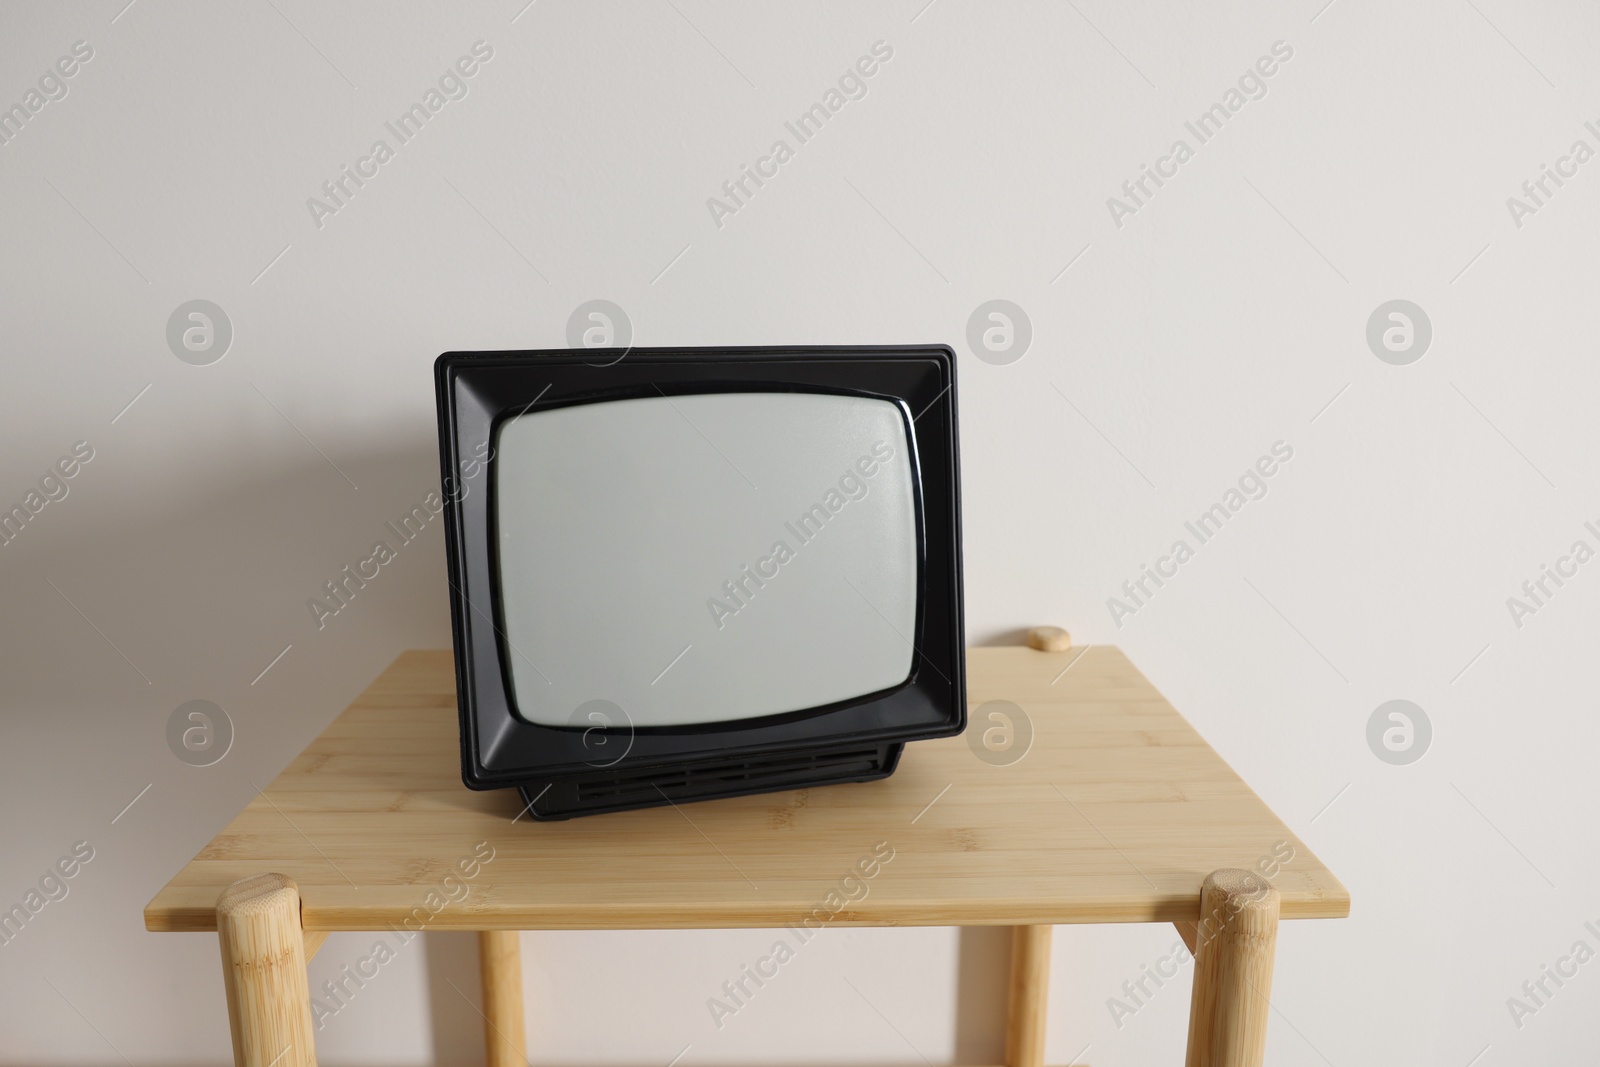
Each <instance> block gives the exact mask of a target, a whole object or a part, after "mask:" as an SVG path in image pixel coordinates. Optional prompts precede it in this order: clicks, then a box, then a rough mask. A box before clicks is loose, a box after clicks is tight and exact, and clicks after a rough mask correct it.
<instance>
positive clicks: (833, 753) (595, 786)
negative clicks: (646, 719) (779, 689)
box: [517, 741, 905, 822]
mask: <svg viewBox="0 0 1600 1067" xmlns="http://www.w3.org/2000/svg"><path fill="white" fill-rule="evenodd" d="M904 747H905V746H904V743H903V742H898V741H897V742H893V743H882V744H871V743H868V744H834V745H827V746H823V747H817V748H804V749H790V750H787V751H783V752H768V753H764V754H760V755H742V756H741V755H730V756H710V757H704V758H701V759H696V760H685V761H678V762H674V763H662V764H654V765H650V766H642V765H639V764H636V763H630V762H629V761H628V760H626V759H624V760H622V761H621V762H619V763H617V764H615V765H613V766H610V767H595V768H593V769H591V770H585V771H581V772H577V773H572V774H562V775H555V776H551V777H548V778H536V779H532V780H530V781H527V782H523V783H521V784H520V785H518V786H517V789H518V791H519V792H520V793H521V794H522V800H523V803H524V804H525V809H524V810H526V811H527V813H528V814H529V815H530V816H532V817H533V818H534V819H537V820H539V821H540V822H559V821H561V820H564V819H571V818H574V817H576V816H580V815H600V814H604V813H606V812H612V811H631V810H633V809H634V808H655V807H662V806H664V805H667V804H687V803H691V802H694V801H699V800H718V799H721V798H724V797H742V796H749V795H751V794H754V793H775V792H779V791H782V790H785V789H806V788H809V787H811V786H818V785H837V784H841V783H844V782H871V781H876V780H877V779H879V778H887V777H889V775H891V774H893V773H894V769H895V766H896V764H898V763H899V762H900V752H901V749H903V748H904Z"/></svg>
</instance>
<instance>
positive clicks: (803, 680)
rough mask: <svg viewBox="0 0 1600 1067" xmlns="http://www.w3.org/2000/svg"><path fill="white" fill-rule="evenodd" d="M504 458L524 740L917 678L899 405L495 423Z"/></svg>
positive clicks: (781, 399)
mask: <svg viewBox="0 0 1600 1067" xmlns="http://www.w3.org/2000/svg"><path fill="white" fill-rule="evenodd" d="M495 461H496V474H495V507H496V516H495V517H496V521H497V525H498V531H497V536H498V545H497V547H498V552H499V592H500V605H501V611H502V615H503V619H504V626H505V638H506V643H507V644H508V645H509V646H510V647H509V649H508V657H509V660H510V672H509V673H510V678H511V687H512V696H513V700H514V702H515V705H516V707H517V710H518V711H519V712H520V714H521V715H522V716H523V717H524V718H526V719H528V720H529V721H531V722H535V723H539V724H543V725H557V726H566V725H585V726H588V725H593V724H594V723H593V722H591V721H585V720H586V719H587V717H588V716H587V713H586V712H585V711H584V710H582V709H585V708H594V707H596V706H597V705H594V704H593V703H592V702H594V701H606V702H609V704H614V705H616V707H618V708H620V709H621V711H622V713H623V715H624V716H625V717H626V721H631V722H632V724H633V725H635V726H677V725H687V724H692V723H709V722H724V721H727V720H730V719H742V718H749V717H753V716H759V715H774V714H778V713H781V712H789V711H798V710H802V709H805V708H812V707H817V706H819V705H823V704H829V703H833V702H835V701H841V700H848V699H851V698H854V697H859V696H863V695H865V694H868V693H872V692H876V691H878V690H882V689H887V688H890V687H893V686H896V685H899V684H900V683H902V682H904V681H905V680H906V678H907V677H908V676H909V674H910V672H911V666H912V656H913V648H912V644H911V642H912V638H913V636H914V633H913V629H914V626H915V620H916V608H917V557H918V551H917V532H916V531H917V524H916V511H915V508H916V498H915V493H914V490H913V485H912V476H913V474H912V456H911V449H910V445H909V443H908V441H907V437H906V429H905V419H904V417H903V416H902V414H901V409H900V408H899V407H897V406H896V405H894V404H892V403H890V402H888V401H884V400H873V399H867V398H862V397H845V396H830V395H825V394H819V393H704V394H693V395H687V396H674V397H670V398H669V397H649V398H642V399H636V400H620V401H610V402H602V403H594V404H580V405H575V406H571V407H565V408H557V409H554V410H551V411H546V412H538V413H531V414H525V415H521V416H518V417H516V418H513V419H509V420H507V421H506V422H505V423H504V424H502V426H501V428H500V431H499V433H498V435H497V438H496V442H495ZM608 717H609V716H608ZM611 725H618V724H617V723H615V722H612V723H611Z"/></svg>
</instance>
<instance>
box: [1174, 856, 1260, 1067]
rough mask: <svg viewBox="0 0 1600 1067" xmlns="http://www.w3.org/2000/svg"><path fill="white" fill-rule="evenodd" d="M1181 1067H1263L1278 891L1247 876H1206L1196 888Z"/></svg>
mask: <svg viewBox="0 0 1600 1067" xmlns="http://www.w3.org/2000/svg"><path fill="white" fill-rule="evenodd" d="M1195 936H1196V940H1197V942H1198V951H1197V952H1196V954H1195V966H1194V993H1193V996H1192V997H1191V998H1190V1001H1189V1057H1188V1059H1187V1060H1186V1061H1185V1062H1186V1064H1187V1067H1261V1064H1262V1061H1263V1060H1264V1059H1265V1058H1266V1051H1267V1016H1268V1014H1269V1013H1270V1008H1271V1005H1270V1003H1269V1001H1268V998H1269V997H1270V996H1271V995H1272V957H1273V951H1274V949H1275V948H1276V947H1277V943H1278V891H1277V890H1276V889H1274V888H1272V884H1271V883H1270V882H1268V881H1267V880H1266V879H1264V878H1262V877H1260V876H1259V875H1256V874H1252V873H1251V872H1249V871H1242V870H1237V869H1225V870H1220V871H1212V872H1211V873H1210V874H1208V875H1206V880H1205V882H1204V884H1203V885H1202V886H1201V888H1200V920H1199V922H1198V923H1196V924H1195Z"/></svg>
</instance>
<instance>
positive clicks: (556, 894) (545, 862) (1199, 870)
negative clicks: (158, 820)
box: [145, 646, 1350, 1067]
mask: <svg viewBox="0 0 1600 1067" xmlns="http://www.w3.org/2000/svg"><path fill="white" fill-rule="evenodd" d="M968 672H969V677H968V687H969V692H968V696H969V699H970V708H971V721H970V724H969V726H968V730H967V734H966V735H963V736H961V737H954V738H948V739H945V740H940V741H922V742H916V743H914V744H911V745H908V746H907V747H906V752H905V756H904V758H903V759H902V760H901V763H900V768H899V770H898V771H897V772H896V773H895V774H894V776H893V777H891V778H889V779H887V780H885V781H881V782H871V783H865V784H859V785H841V786H829V787H826V788H819V789H810V790H798V791H793V792H786V793H771V794H767V795H764V796H754V797H743V798H738V799H732V800H721V801H714V802H711V803H705V804H689V805H683V806H681V807H663V808H655V809H651V810H647V811H629V812H621V813H617V814H612V815H600V816H594V817H589V818H580V819H574V820H572V821H569V822H558V823H536V822H534V821H533V820H531V819H528V818H518V816H519V814H520V812H521V801H520V799H519V798H518V797H517V796H516V795H515V793H513V792H510V791H500V792H493V793H474V792H470V791H468V790H467V789H465V788H464V787H463V786H462V784H461V780H460V772H459V762H458V761H459V752H460V750H459V742H458V739H457V722H456V702H455V686H454V670H453V666H452V661H451V657H450V653H449V652H447V651H413V652H406V653H404V654H403V655H401V656H400V658H399V659H397V660H395V662H394V663H393V664H391V665H390V667H389V668H388V669H387V670H385V671H384V672H383V674H382V675H380V676H379V677H378V679H377V680H376V681H375V682H373V684H372V686H371V687H370V688H368V689H367V691H366V692H365V693H363V694H362V695H361V697H360V698H359V699H358V700H356V702H355V703H354V704H352V705H350V707H349V708H348V709H346V710H345V711H344V712H343V713H342V714H341V715H340V716H339V717H338V718H337V719H335V720H334V722H333V724H332V725H330V726H329V727H328V728H327V729H326V730H325V731H323V733H322V735H321V736H320V737H318V738H317V739H316V740H315V741H313V742H312V743H311V745H310V746H309V747H307V748H306V750H305V751H304V752H302V753H301V754H300V756H299V757H298V758H297V759H295V761H294V762H293V763H291V764H290V765H289V767H288V769H287V770H285V771H284V772H283V773H282V774H280V775H279V776H278V777H277V779H276V780H274V781H273V783H272V785H271V786H270V787H269V788H268V789H267V790H266V792H265V793H263V794H262V795H261V796H259V797H257V798H256V799H255V800H254V801H252V802H251V803H250V805H249V806H248V807H246V808H245V810H244V811H243V812H241V813H240V814H239V815H238V817H236V818H235V819H234V820H233V821H232V822H231V823H229V824H228V826H227V828H226V829H224V830H223V831H222V832H221V833H220V834H218V835H217V837H216V838H215V839H214V840H213V841H212V842H211V843H210V844H208V845H207V846H206V847H205V848H204V849H202V850H201V851H200V854H199V855H198V856H196V857H195V858H194V859H193V860H191V861H190V862H189V863H188V864H187V865H186V866H185V867H184V868H183V870H181V871H179V872H178V874H177V876H176V877H174V878H173V879H172V881H171V882H169V883H168V884H167V886H166V888H164V889H162V890H161V892H160V893H158V894H157V895H156V897H155V899H154V900H152V901H151V902H150V904H149V905H148V906H147V907H146V908H145V925H146V927H147V928H148V929H150V930H155V931H210V930H215V931H217V932H218V935H219V938H220V941H221V944H222V958H223V980H224V984H225V986H226V989H227V995H228V1010H229V1019H230V1023H231V1025H232V1030H233V1042H234V1057H235V1062H236V1063H237V1064H239V1065H241V1067H273V1065H275V1067H300V1065H311V1064H314V1063H315V1062H316V1052H315V1048H314V1044H313V1039H312V1033H313V1027H312V1010H311V1006H310V998H311V991H310V990H309V988H308V982H307V978H306V960H307V959H309V958H310V957H311V956H312V955H313V954H314V953H315V952H316V950H317V948H318V947H319V946H320V945H321V943H322V940H323V938H325V937H326V936H327V934H328V933H330V932H332V931H335V930H391V929H397V930H421V929H426V930H477V931H480V935H479V936H480V948H481V950H482V973H483V989H484V1001H485V1003H484V1006H483V1012H484V1016H485V1018H486V1020H487V1022H488V1025H487V1027H486V1031H485V1032H486V1041H487V1047H488V1062H489V1063H490V1064H491V1067H503V1065H512V1064H523V1063H525V1062H526V1057H525V1054H524V1051H523V1050H524V1030H523V1018H522V982H521V964H520V959H519V955H518V940H517V933H516V931H519V930H638V929H664V928H676V929H688V928H729V927H773V928H780V927H795V928H797V930H803V929H804V928H805V927H812V928H818V927H821V926H992V925H1003V926H1011V927H1014V934H1013V939H1014V940H1013V954H1012V964H1011V987H1010V1006H1009V1012H1008V1021H1007V1048H1006V1058H1007V1063H1008V1064H1009V1065H1010V1067H1040V1064H1042V1062H1043V1050H1044V1031H1045V1011H1044V1005H1045V988H1046V982H1047V979H1048V967H1049V945H1050V927H1051V924H1056V923H1126V922H1161V923H1167V922H1170V923H1174V924H1176V925H1177V927H1178V929H1179V932H1180V934H1181V935H1182V936H1183V938H1184V940H1185V942H1186V943H1187V944H1188V945H1189V949H1190V951H1191V952H1194V953H1195V955H1196V966H1195V972H1194V990H1193V995H1192V1000H1191V1018H1190V1028H1189V1054H1188V1065H1189V1067H1259V1064H1260V1063H1261V1060H1262V1055H1263V1049H1264V1046H1265V1040H1266V1026H1267V1017H1268V1009H1269V1006H1268V1003H1267V996H1268V994H1269V993H1270V990H1271V980H1272V961H1273V953H1274V949H1275V945H1276V937H1277V922H1278V918H1279V917H1280V916H1281V917H1283V918H1287V919H1325V918H1340V917H1343V916H1345V915H1347V914H1349V910H1350V898H1349V894H1348V893H1347V892H1346V891H1345V889H1344V887H1343V886H1342V885H1340V884H1339V882H1338V880H1337V879H1336V878H1335V877H1334V876H1333V875H1332V873H1330V872H1329V871H1328V869H1327V868H1326V867H1324V866H1323V865H1322V864H1321V862H1319V861H1318V860H1317V858H1316V857H1315V856H1313V855H1312V853H1311V850H1310V849H1308V848H1306V846H1305V845H1304V844H1302V843H1301V842H1300V841H1299V839H1298V838H1296V837H1295V836H1294V834H1292V833H1290V831H1289V830H1288V828H1287V827H1285V826H1284V824H1283V823H1282V822H1281V821H1280V820H1279V819H1278V818H1277V816H1275V815H1274V814H1273V813H1272V812H1271V811H1270V810H1269V809H1268V808H1267V806H1266V805H1265V804H1263V803H1262V802H1261V799H1260V798H1259V797H1257V796H1256V795H1255V794H1254V793H1253V792H1251V791H1250V788H1249V787H1248V786H1246V785H1245V784H1244V782H1243V781H1241V780H1240V779H1239V777H1238V775H1236V774H1234V772H1233V771H1232V770H1231V769H1230V768H1229V767H1228V765H1227V764H1226V763H1224V762H1223V761H1222V759H1221V758H1220V757H1219V756H1218V755H1217V754H1216V753H1215V752H1214V751H1212V749H1211V747H1210V746H1209V745H1207V744H1206V743H1205V742H1204V741H1203V740H1201V738H1200V736H1199V735H1198V734H1197V733H1196V732H1195V731H1194V728H1193V727H1191V726H1190V725H1189V724H1188V723H1187V722H1186V721H1185V720H1184V719H1183V717H1182V716H1181V715H1179V714H1178V713H1177V712H1176V711H1175V710H1173V708H1172V706H1171V705H1170V704H1168V703H1167V702H1166V700H1165V699H1163V698H1162V696H1161V695H1160V694H1159V693H1158V692H1156V690H1155V689H1154V687H1152V686H1151V685H1150V683H1149V682H1148V681H1146V680H1145V678H1144V677H1143V676H1142V675H1141V674H1140V673H1139V672H1138V670H1136V669H1135V668H1134V667H1133V665H1132V664H1130V663H1129V662H1128V660H1127V658H1126V657H1124V656H1123V654H1122V653H1121V652H1120V651H1118V650H1117V649H1115V648H1111V647H1105V646H1098V647H1091V648H1088V649H1073V650H1071V651H1066V652H1036V651H1033V650H1031V649H1027V648H979V649H972V650H970V652H969V654H968ZM995 701H1003V702H1009V703H1008V704H991V703H990V702H995ZM1019 709H1020V710H1019ZM1030 732H1031V734H1032V737H1031V742H1029V740H1028V739H1027V736H1026V735H1027V734H1028V733H1030ZM985 740H987V742H988V743H989V745H988V747H985V745H984V742H985ZM1007 742H1009V747H1007ZM891 854H892V858H888V859H887V860H886V859H885V857H890V856H891ZM869 872H870V873H869ZM769 977H770V976H769ZM319 996H320V994H319Z"/></svg>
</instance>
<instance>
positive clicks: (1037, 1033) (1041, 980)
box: [1006, 926, 1051, 1067]
mask: <svg viewBox="0 0 1600 1067" xmlns="http://www.w3.org/2000/svg"><path fill="white" fill-rule="evenodd" d="M1050 930H1051V928H1050V927H1048V926H1013V927H1012V928H1011V999H1010V1001H1009V1003H1008V1004H1007V1005H1006V1067H1044V1030H1045V1015H1046V1010H1045V1009H1046V1001H1047V999H1048V997H1047V994H1048V993H1049V992H1050Z"/></svg>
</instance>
